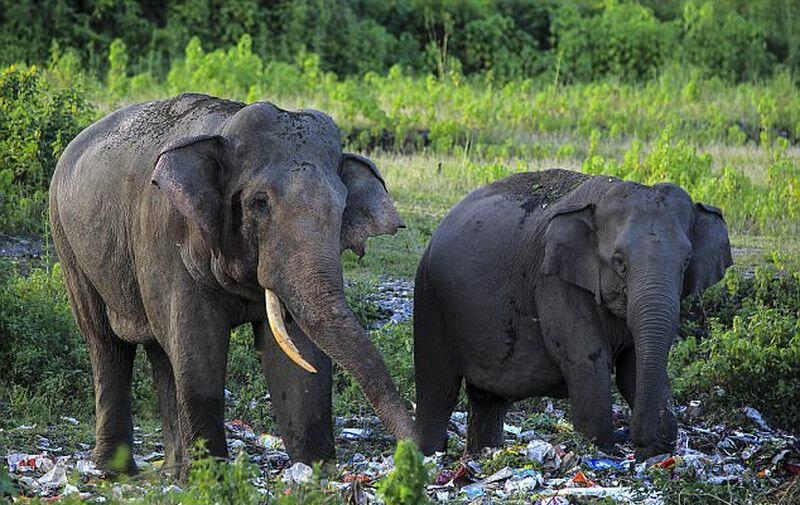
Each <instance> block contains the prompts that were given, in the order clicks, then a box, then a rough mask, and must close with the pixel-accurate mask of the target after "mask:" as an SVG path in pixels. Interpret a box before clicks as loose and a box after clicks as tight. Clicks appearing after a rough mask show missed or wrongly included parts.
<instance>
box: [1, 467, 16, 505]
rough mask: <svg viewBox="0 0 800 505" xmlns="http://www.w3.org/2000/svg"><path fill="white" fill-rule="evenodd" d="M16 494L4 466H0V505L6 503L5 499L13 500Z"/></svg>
mask: <svg viewBox="0 0 800 505" xmlns="http://www.w3.org/2000/svg"><path fill="white" fill-rule="evenodd" d="M17 494H18V491H17V486H15V485H14V483H13V482H12V481H11V477H9V475H8V470H7V469H6V466H5V465H0V503H6V501H5V500H6V499H8V498H9V497H10V498H13V497H14V496H17ZM8 503H10V502H8Z"/></svg>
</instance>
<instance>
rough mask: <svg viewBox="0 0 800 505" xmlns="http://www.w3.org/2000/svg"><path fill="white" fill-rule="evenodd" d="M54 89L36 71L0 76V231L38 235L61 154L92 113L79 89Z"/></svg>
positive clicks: (27, 69) (15, 71)
mask: <svg viewBox="0 0 800 505" xmlns="http://www.w3.org/2000/svg"><path fill="white" fill-rule="evenodd" d="M73 84H74V85H73V86H70V87H65V88H60V89H54V88H53V87H52V86H50V85H49V84H48V83H47V82H46V81H45V79H44V77H43V75H42V72H40V71H39V69H37V68H36V67H18V66H14V65H12V66H10V67H8V68H7V69H5V70H3V72H2V74H0V230H3V231H6V232H41V231H42V229H43V228H44V222H45V220H46V217H45V216H46V207H47V188H48V186H49V184H50V176H51V175H52V174H53V170H55V166H56V163H57V161H58V157H59V156H60V155H61V152H62V151H63V150H64V148H65V147H66V146H67V144H68V143H69V142H70V140H72V138H73V137H74V136H75V135H77V134H78V133H79V132H80V131H81V129H82V128H83V127H85V126H86V125H88V124H89V122H90V121H91V119H92V117H93V115H94V109H93V106H92V105H91V104H90V102H89V100H88V97H87V95H86V93H85V91H84V90H83V88H82V87H81V86H80V83H77V82H76V83H73Z"/></svg>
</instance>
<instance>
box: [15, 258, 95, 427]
mask: <svg viewBox="0 0 800 505" xmlns="http://www.w3.org/2000/svg"><path fill="white" fill-rule="evenodd" d="M0 267H2V268H3V272H2V274H1V275H0V376H2V377H3V381H2V385H0V389H2V390H3V396H7V397H8V398H9V400H10V401H9V404H10V406H11V411H12V413H13V414H17V415H20V416H25V415H26V414H27V416H37V417H39V416H42V417H50V415H51V414H52V413H63V414H65V415H72V416H80V417H85V416H86V415H88V414H89V413H91V412H92V410H93V402H91V401H89V399H90V398H91V395H92V372H91V367H90V364H89V356H88V354H87V352H86V348H85V346H84V344H83V340H82V338H81V336H80V333H79V332H78V330H77V328H76V326H75V323H74V321H73V319H72V313H71V312H70V306H69V302H68V300H67V295H66V291H65V287H64V280H63V276H62V273H61V268H60V267H59V265H55V266H54V267H53V268H52V269H49V270H46V269H34V270H33V271H32V272H31V274H30V275H29V276H28V277H24V276H22V275H20V274H19V273H17V272H16V270H15V269H13V268H11V267H10V266H9V264H8V263H0ZM22 409H35V410H36V411H35V412H23V411H21V410H22Z"/></svg>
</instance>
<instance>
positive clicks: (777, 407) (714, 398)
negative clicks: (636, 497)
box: [670, 254, 800, 433]
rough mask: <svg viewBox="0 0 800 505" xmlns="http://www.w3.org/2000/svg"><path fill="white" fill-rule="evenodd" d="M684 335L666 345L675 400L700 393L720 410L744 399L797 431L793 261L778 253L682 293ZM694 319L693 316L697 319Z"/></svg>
mask: <svg viewBox="0 0 800 505" xmlns="http://www.w3.org/2000/svg"><path fill="white" fill-rule="evenodd" d="M684 312H685V313H686V312H689V313H690V314H694V315H695V316H701V317H702V319H701V320H700V321H698V320H697V319H694V320H692V319H690V320H689V321H688V322H687V323H685V324H684V333H685V334H686V335H688V336H687V337H686V338H685V339H683V340H681V341H680V342H678V344H677V345H676V346H675V348H674V349H673V350H672V357H671V360H670V368H671V375H672V377H673V381H672V384H673V390H674V392H675V395H676V398H677V399H678V401H682V402H684V403H686V402H687V401H688V400H690V399H699V400H701V401H702V402H703V403H704V404H705V405H706V406H707V408H708V412H709V413H710V414H712V415H713V414H714V413H717V415H719V414H720V413H724V414H722V416H724V415H726V414H729V413H731V412H737V411H739V412H740V411H741V408H742V407H744V406H751V407H754V408H756V409H758V410H759V411H761V412H762V413H763V414H764V415H765V416H766V419H768V420H769V422H771V423H773V424H774V425H776V426H778V427H781V428H784V429H787V430H790V431H792V432H795V433H797V432H799V431H800V407H798V406H800V267H799V266H798V264H797V259H796V258H794V259H793V260H792V262H790V263H787V261H786V259H785V258H782V257H781V255H780V254H776V255H774V259H773V261H772V262H770V263H768V264H765V265H759V266H757V267H756V268H755V271H754V273H753V275H752V277H751V276H745V275H744V274H743V273H742V272H741V271H740V270H736V269H732V270H729V271H728V273H727V275H726V277H725V279H724V281H723V282H721V283H720V284H718V285H716V286H714V287H712V288H711V289H709V290H708V291H706V292H705V293H703V294H700V295H698V296H696V297H693V299H692V300H687V302H686V303H685V307H684ZM698 319H700V318H698Z"/></svg>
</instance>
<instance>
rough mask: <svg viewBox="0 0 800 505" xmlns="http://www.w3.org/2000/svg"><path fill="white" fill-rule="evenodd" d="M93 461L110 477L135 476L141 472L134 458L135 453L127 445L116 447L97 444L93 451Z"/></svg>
mask: <svg viewBox="0 0 800 505" xmlns="http://www.w3.org/2000/svg"><path fill="white" fill-rule="evenodd" d="M92 461H94V463H95V465H97V468H98V469H100V470H102V471H103V472H104V473H105V474H106V476H108V477H112V478H113V477H115V476H119V475H128V476H133V475H136V474H137V473H139V468H138V467H137V466H136V462H135V461H134V460H133V453H132V452H131V450H130V449H128V447H127V446H117V447H114V448H106V447H102V446H97V447H95V448H94V450H93V451H92Z"/></svg>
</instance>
